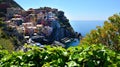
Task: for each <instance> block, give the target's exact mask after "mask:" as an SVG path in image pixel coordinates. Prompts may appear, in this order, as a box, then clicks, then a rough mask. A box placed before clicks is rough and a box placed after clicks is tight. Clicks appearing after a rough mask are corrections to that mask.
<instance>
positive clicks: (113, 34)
mask: <svg viewBox="0 0 120 67" xmlns="http://www.w3.org/2000/svg"><path fill="white" fill-rule="evenodd" d="M84 43H86V44H89V45H91V44H100V43H101V44H104V45H106V46H108V47H109V48H110V49H113V50H116V51H119V50H120V14H115V15H113V16H111V17H109V19H108V21H105V22H104V26H103V27H99V26H98V27H97V30H92V31H91V33H90V34H87V35H86V37H85V38H83V40H81V44H84Z"/></svg>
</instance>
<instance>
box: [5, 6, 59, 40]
mask: <svg viewBox="0 0 120 67" xmlns="http://www.w3.org/2000/svg"><path fill="white" fill-rule="evenodd" d="M57 12H58V10H57V9H51V8H49V7H45V8H39V9H32V8H30V9H29V10H28V11H24V10H22V9H20V8H14V7H12V8H7V14H6V20H7V21H6V23H7V25H8V26H9V27H12V28H15V29H17V31H18V32H19V33H22V34H23V35H24V38H26V39H29V38H31V37H32V36H35V35H40V36H47V37H49V36H50V35H51V33H52V32H53V27H51V23H52V22H53V21H57V19H58V18H57V16H56V14H57Z"/></svg>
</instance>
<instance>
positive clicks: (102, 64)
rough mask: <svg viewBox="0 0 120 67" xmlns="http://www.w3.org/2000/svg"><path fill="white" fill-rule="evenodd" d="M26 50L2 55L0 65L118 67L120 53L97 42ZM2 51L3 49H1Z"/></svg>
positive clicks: (23, 66) (30, 47)
mask: <svg viewBox="0 0 120 67" xmlns="http://www.w3.org/2000/svg"><path fill="white" fill-rule="evenodd" d="M27 48H29V49H30V50H28V51H27V52H22V51H19V52H13V53H11V54H4V56H3V55H2V53H0V55H2V59H1V60H0V66H2V67H6V66H8V67H10V66H14V67H16V66H19V67H51V66H53V67H74V66H75V67H108V66H111V67H115V66H116V67H119V66H120V54H119V53H117V52H115V51H112V50H110V49H108V48H106V47H105V46H103V45H101V44H99V45H96V44H93V45H90V46H88V45H85V44H84V45H81V46H77V47H70V48H68V49H64V48H62V47H50V46H46V47H44V48H40V47H36V46H34V47H33V46H27ZM3 52H4V51H3ZM0 57H1V56H0Z"/></svg>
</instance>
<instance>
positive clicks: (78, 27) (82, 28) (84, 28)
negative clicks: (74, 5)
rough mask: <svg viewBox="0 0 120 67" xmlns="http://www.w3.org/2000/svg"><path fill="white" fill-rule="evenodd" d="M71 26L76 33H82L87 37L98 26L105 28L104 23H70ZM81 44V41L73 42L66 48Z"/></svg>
mask: <svg viewBox="0 0 120 67" xmlns="http://www.w3.org/2000/svg"><path fill="white" fill-rule="evenodd" d="M70 24H71V26H72V27H73V29H74V31H76V32H78V33H81V34H82V36H85V35H86V34H87V33H90V31H91V30H94V29H96V26H103V25H104V21H70ZM79 43H80V41H79V40H77V41H75V42H71V43H69V44H67V45H66V46H67V47H69V46H77V45H78V44H79Z"/></svg>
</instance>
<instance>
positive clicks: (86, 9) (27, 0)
mask: <svg viewBox="0 0 120 67" xmlns="http://www.w3.org/2000/svg"><path fill="white" fill-rule="evenodd" d="M15 1H16V2H17V3H18V4H20V5H21V6H22V7H23V8H24V9H25V10H27V9H29V8H39V7H45V6H47V7H52V8H57V9H59V10H62V11H64V12H65V15H66V16H67V18H68V19H70V20H107V18H108V17H109V16H112V15H113V14H115V13H119V12H120V0H15Z"/></svg>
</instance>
